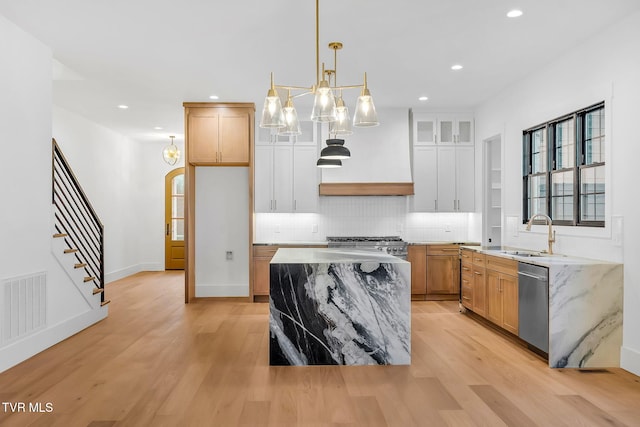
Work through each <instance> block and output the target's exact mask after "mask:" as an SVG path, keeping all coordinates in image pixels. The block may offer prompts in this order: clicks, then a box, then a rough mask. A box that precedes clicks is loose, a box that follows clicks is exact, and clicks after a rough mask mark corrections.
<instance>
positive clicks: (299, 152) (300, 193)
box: [293, 144, 320, 213]
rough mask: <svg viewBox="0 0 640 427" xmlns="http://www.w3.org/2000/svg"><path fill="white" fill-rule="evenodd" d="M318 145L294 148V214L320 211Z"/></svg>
mask: <svg viewBox="0 0 640 427" xmlns="http://www.w3.org/2000/svg"><path fill="white" fill-rule="evenodd" d="M318 155H319V154H318V147H317V146H316V145H300V144H296V145H294V147H293V212H300V213H302V212H317V211H318V202H319V197H320V196H319V195H318V184H319V182H320V172H319V171H318V167H317V166H316V162H317V161H318Z"/></svg>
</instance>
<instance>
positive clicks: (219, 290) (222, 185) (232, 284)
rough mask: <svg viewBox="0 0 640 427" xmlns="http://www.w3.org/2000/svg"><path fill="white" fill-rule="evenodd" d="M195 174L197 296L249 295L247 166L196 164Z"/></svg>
mask: <svg viewBox="0 0 640 427" xmlns="http://www.w3.org/2000/svg"><path fill="white" fill-rule="evenodd" d="M195 175H196V177H195V178H196V191H195V193H196V194H195V197H196V200H195V204H196V206H195V217H196V219H195V222H196V224H195V227H196V236H195V253H196V255H195V256H196V259H195V276H196V278H195V281H196V297H211V296H220V297H235V296H249V250H250V248H249V168H245V167H197V168H196V174H195ZM227 251H230V252H232V259H230V260H229V259H227V257H226V252H227Z"/></svg>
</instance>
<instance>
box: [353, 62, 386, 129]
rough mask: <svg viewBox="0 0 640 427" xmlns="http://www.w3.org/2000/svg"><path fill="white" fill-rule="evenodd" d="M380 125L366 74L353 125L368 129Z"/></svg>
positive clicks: (365, 74)
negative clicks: (367, 127)
mask: <svg viewBox="0 0 640 427" xmlns="http://www.w3.org/2000/svg"><path fill="white" fill-rule="evenodd" d="M379 124H380V123H379V122H378V114H377V113H376V107H375V105H373V98H372V97H371V92H369V88H368V87H367V73H364V87H363V88H362V92H360V96H359V97H358V103H357V104H356V113H355V115H354V116H353V125H354V126H356V127H366V126H378V125H379Z"/></svg>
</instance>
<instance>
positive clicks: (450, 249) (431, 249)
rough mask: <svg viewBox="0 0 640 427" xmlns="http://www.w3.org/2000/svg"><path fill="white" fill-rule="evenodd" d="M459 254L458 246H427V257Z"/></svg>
mask: <svg viewBox="0 0 640 427" xmlns="http://www.w3.org/2000/svg"><path fill="white" fill-rule="evenodd" d="M459 252H460V248H459V246H458V245H428V246H427V255H457V254H458V253H459Z"/></svg>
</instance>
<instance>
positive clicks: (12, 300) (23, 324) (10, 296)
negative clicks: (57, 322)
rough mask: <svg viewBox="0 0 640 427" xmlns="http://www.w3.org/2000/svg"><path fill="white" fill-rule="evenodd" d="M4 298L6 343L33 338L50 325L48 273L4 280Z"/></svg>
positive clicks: (4, 334)
mask: <svg viewBox="0 0 640 427" xmlns="http://www.w3.org/2000/svg"><path fill="white" fill-rule="evenodd" d="M2 297H3V298H2V299H3V305H2V307H3V310H2V312H3V315H2V343H3V344H4V343H7V342H9V341H13V340H16V339H18V338H21V337H24V336H26V335H29V334H31V333H33V332H35V331H37V330H38V329H41V328H42V327H44V326H45V325H46V323H47V274H46V273H36V274H33V275H29V276H22V277H16V278H13V279H5V280H3V282H2Z"/></svg>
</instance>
